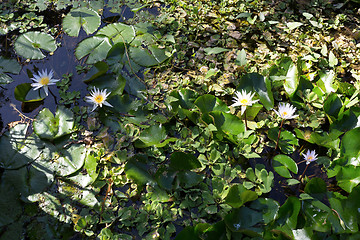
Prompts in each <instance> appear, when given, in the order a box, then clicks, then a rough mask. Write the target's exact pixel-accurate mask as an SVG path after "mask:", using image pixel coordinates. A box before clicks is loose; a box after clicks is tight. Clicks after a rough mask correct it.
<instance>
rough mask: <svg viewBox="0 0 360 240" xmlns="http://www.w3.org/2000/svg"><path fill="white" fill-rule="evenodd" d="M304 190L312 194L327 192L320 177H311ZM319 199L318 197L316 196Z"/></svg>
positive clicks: (321, 194)
mask: <svg viewBox="0 0 360 240" xmlns="http://www.w3.org/2000/svg"><path fill="white" fill-rule="evenodd" d="M304 191H305V192H306V193H308V194H310V195H312V196H316V195H320V196H323V195H324V194H325V193H326V192H327V188H326V183H325V181H324V180H322V179H321V178H316V177H315V178H312V179H311V180H310V181H309V182H308V183H307V184H306V186H305V189H304ZM317 198H318V199H320V197H317Z"/></svg>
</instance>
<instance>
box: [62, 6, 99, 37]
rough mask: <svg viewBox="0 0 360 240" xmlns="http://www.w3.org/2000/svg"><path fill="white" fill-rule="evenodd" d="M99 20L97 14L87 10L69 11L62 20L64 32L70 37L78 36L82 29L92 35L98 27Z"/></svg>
mask: <svg viewBox="0 0 360 240" xmlns="http://www.w3.org/2000/svg"><path fill="white" fill-rule="evenodd" d="M100 23H101V18H100V16H99V14H98V13H97V12H95V11H94V10H92V9H88V8H77V9H71V11H70V12H69V13H68V14H67V15H66V16H65V18H64V20H63V28H64V31H65V32H66V33H67V34H68V35H69V36H72V37H77V36H78V35H79V31H80V28H81V27H82V28H83V29H84V31H85V32H86V33H87V34H91V33H94V32H95V31H96V30H97V29H98V28H99V26H100Z"/></svg>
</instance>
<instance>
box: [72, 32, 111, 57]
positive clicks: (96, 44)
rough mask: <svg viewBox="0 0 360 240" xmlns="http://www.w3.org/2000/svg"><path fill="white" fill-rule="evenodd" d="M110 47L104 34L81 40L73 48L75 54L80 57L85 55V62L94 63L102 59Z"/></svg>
mask: <svg viewBox="0 0 360 240" xmlns="http://www.w3.org/2000/svg"><path fill="white" fill-rule="evenodd" d="M110 49H111V44H110V41H109V38H108V37H106V36H101V35H100V36H97V35H96V36H93V37H90V38H86V39H84V40H82V41H81V42H80V43H79V45H78V46H77V47H76V49H75V56H76V58H77V59H79V60H80V59H81V58H83V57H85V56H87V55H89V56H88V59H87V60H86V63H87V64H94V63H96V62H98V61H101V60H104V59H105V58H106V56H107V54H108V52H109V50H110Z"/></svg>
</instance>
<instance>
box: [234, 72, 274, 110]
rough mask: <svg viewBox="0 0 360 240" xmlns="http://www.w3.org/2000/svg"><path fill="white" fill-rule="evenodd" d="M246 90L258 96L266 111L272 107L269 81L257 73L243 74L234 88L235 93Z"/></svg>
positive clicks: (272, 101)
mask: <svg viewBox="0 0 360 240" xmlns="http://www.w3.org/2000/svg"><path fill="white" fill-rule="evenodd" d="M243 89H247V90H249V91H253V92H256V93H257V94H258V96H259V99H260V102H261V103H262V104H263V105H264V107H265V108H266V109H267V110H270V109H272V108H273V107H274V98H273V93H272V90H271V82H270V79H268V78H264V77H263V76H262V75H260V74H258V73H248V74H245V75H244V76H243V77H242V78H241V79H240V83H239V85H238V86H237V88H236V91H241V90H243Z"/></svg>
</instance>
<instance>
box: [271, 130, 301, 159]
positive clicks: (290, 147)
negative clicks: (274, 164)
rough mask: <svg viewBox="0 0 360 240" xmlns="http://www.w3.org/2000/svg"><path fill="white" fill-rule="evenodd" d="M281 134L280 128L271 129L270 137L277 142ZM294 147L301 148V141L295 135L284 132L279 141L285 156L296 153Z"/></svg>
mask: <svg viewBox="0 0 360 240" xmlns="http://www.w3.org/2000/svg"><path fill="white" fill-rule="evenodd" d="M278 134H279V128H278V127H275V128H270V129H269V132H268V136H269V138H270V139H271V140H273V141H274V142H276V141H277V136H278ZM294 146H299V140H298V139H297V138H296V137H295V135H294V134H293V133H291V132H289V131H287V130H282V131H281V134H280V139H279V148H280V150H281V151H282V152H283V153H285V154H291V153H293V152H294V151H295V148H294Z"/></svg>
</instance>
